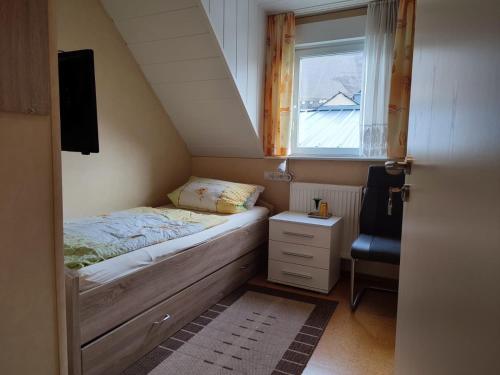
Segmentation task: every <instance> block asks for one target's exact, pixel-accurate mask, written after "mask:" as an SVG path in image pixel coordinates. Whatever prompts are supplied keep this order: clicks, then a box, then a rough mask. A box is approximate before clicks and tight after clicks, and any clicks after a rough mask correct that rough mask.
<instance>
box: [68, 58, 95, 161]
mask: <svg viewBox="0 0 500 375" xmlns="http://www.w3.org/2000/svg"><path fill="white" fill-rule="evenodd" d="M59 103H60V111H61V149H62V150H63V151H75V152H81V153H82V154H84V155H89V154H90V153H96V152H99V136H98V131H97V105H96V94H95V76H94V52H93V51H92V50H90V49H84V50H79V51H70V52H59Z"/></svg>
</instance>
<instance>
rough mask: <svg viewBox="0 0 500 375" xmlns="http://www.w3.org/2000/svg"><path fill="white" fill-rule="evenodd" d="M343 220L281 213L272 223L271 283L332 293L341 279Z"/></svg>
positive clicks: (270, 224) (270, 248)
mask: <svg viewBox="0 0 500 375" xmlns="http://www.w3.org/2000/svg"><path fill="white" fill-rule="evenodd" d="M341 226H342V218H341V217H330V218H328V219H315V218H310V217H308V216H307V213H303V212H290V211H286V212H282V213H280V214H278V215H275V216H273V217H271V218H270V219H269V266H268V267H269V268H268V277H267V278H268V280H269V281H272V282H275V283H281V284H287V285H291V286H295V287H299V288H304V289H310V290H314V291H316V292H321V293H329V292H330V289H331V288H332V287H333V286H334V285H335V283H336V282H337V281H338V279H339V277H340V234H341V232H342V231H341Z"/></svg>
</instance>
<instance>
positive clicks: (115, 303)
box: [66, 201, 272, 375]
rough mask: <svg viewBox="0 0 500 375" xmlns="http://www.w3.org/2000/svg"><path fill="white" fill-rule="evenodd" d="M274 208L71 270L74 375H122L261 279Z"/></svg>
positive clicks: (259, 208) (257, 209)
mask: <svg viewBox="0 0 500 375" xmlns="http://www.w3.org/2000/svg"><path fill="white" fill-rule="evenodd" d="M270 210H272V206H270V205H269V204H267V203H265V202H263V201H260V202H259V203H258V205H256V206H254V207H253V208H252V209H250V210H248V211H245V212H241V213H237V214H233V215H226V216H227V218H228V220H227V221H226V222H224V223H223V224H220V225H217V226H214V227H211V228H209V229H206V230H204V231H201V232H198V233H194V234H190V235H187V236H184V237H181V238H176V239H172V240H169V241H166V242H162V243H158V244H155V245H152V246H148V247H144V248H141V249H138V250H136V251H132V252H129V253H126V254H123V255H120V256H117V257H114V258H111V259H107V260H105V261H103V262H99V263H96V264H92V265H89V266H87V267H84V268H81V269H79V270H71V269H66V305H67V306H66V310H67V321H68V351H69V364H70V374H77V375H78V374H85V375H87V374H117V373H120V372H121V371H122V370H124V369H125V368H126V367H127V366H129V365H130V364H132V363H133V362H134V361H136V360H137V359H138V358H140V357H142V356H143V355H144V354H146V353H147V352H149V351H150V350H151V349H152V348H154V347H155V346H157V345H158V344H159V343H161V342H162V341H163V340H165V339H166V338H167V337H168V336H170V335H172V334H173V333H175V332H176V331H177V330H179V329H180V328H181V327H182V326H183V325H185V324H187V323H188V322H189V321H191V320H192V319H193V318H195V317H196V316H198V315H199V314H200V313H202V312H203V311H204V310H205V309H207V308H208V307H209V306H210V305H212V304H214V303H215V302H217V301H218V300H219V299H220V298H222V297H223V296H224V295H226V294H228V293H230V292H231V291H233V290H234V289H236V288H238V287H239V286H240V285H242V284H243V283H245V282H246V281H247V280H248V279H249V278H251V277H252V276H254V275H255V273H256V272H257V269H258V267H259V262H261V260H262V259H263V257H262V256H261V255H262V252H263V250H264V247H265V244H266V242H267V228H268V225H267V217H268V215H269V212H270Z"/></svg>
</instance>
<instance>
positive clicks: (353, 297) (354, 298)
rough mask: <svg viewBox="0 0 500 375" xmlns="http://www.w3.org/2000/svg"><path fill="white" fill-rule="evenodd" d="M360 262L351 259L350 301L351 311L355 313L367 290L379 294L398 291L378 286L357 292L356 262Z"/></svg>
mask: <svg viewBox="0 0 500 375" xmlns="http://www.w3.org/2000/svg"><path fill="white" fill-rule="evenodd" d="M357 261H358V260H357V259H354V258H352V259H351V290H350V301H351V310H352V311H355V310H356V308H357V307H358V304H359V302H360V301H361V298H362V297H363V295H364V294H365V292H366V290H375V291H378V292H387V293H397V292H398V290H397V289H389V288H380V287H376V286H367V287H364V288H361V290H359V291H357V292H356V290H355V286H354V282H355V275H356V270H355V268H356V262H357Z"/></svg>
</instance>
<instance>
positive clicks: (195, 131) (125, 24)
mask: <svg viewBox="0 0 500 375" xmlns="http://www.w3.org/2000/svg"><path fill="white" fill-rule="evenodd" d="M249 1H252V0H249ZM101 2H102V4H103V6H104V8H105V9H106V11H107V13H108V14H109V16H110V17H111V18H112V19H113V21H114V23H115V24H116V27H117V28H118V30H119V31H120V33H121V35H122V36H123V39H124V40H125V42H126V43H127V45H128V47H129V49H130V51H131V52H132V54H133V55H134V56H135V58H136V60H137V62H138V64H139V65H140V67H141V69H142V71H143V72H144V75H145V77H146V79H147V80H148V81H149V83H150V84H151V86H152V88H153V90H154V91H155V93H156V95H157V96H158V99H159V100H160V101H161V103H162V105H163V106H164V108H165V110H166V111H167V113H168V114H169V116H170V118H171V119H172V122H173V123H174V125H175V127H176V128H177V130H178V131H179V133H180V135H181V136H182V138H183V139H184V141H185V142H186V144H187V146H188V148H189V150H190V152H191V154H192V155H195V156H237V157H261V156H262V155H263V154H262V143H261V141H260V139H259V136H258V134H257V133H258V125H256V124H255V123H252V119H251V118H250V115H249V113H248V111H247V108H246V107H245V100H244V99H243V98H242V96H241V94H240V92H239V91H238V88H237V85H236V82H235V77H234V76H233V74H232V73H231V71H230V69H229V66H228V63H227V61H226V59H225V57H224V53H223V50H222V47H221V44H220V42H218V40H217V37H216V35H215V33H214V31H213V30H212V26H211V24H210V21H209V20H208V17H207V14H206V12H205V10H204V9H203V6H202V5H201V3H200V2H199V1H197V0H168V1H165V0H142V1H137V0H101ZM138 126H140V124H138Z"/></svg>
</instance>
